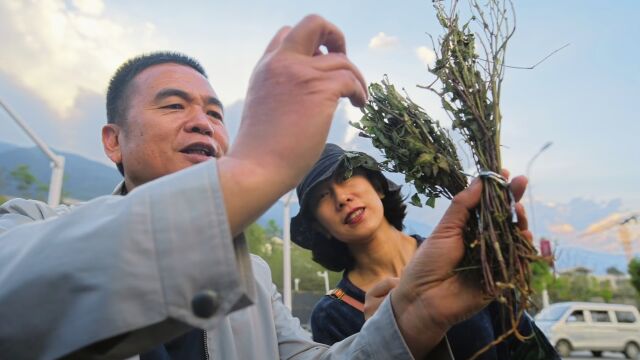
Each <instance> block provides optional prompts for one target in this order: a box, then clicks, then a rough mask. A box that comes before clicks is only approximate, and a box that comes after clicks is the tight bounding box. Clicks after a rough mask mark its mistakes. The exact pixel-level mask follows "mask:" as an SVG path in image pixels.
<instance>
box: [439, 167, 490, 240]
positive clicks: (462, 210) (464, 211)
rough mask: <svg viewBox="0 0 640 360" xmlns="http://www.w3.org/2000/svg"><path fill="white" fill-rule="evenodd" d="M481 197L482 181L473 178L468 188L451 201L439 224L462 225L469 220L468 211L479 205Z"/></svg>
mask: <svg viewBox="0 0 640 360" xmlns="http://www.w3.org/2000/svg"><path fill="white" fill-rule="evenodd" d="M481 196H482V180H480V178H475V179H473V181H472V182H471V184H469V186H468V187H467V188H466V189H464V190H462V191H461V192H459V193H458V194H457V195H456V196H455V197H454V198H453V200H452V201H451V205H449V208H448V209H447V211H446V212H445V214H444V216H443V217H442V219H441V220H440V223H439V224H438V226H440V224H447V225H449V224H458V225H460V224H464V223H466V222H467V220H468V219H469V210H471V209H473V208H475V207H476V206H478V204H479V203H480V197H481ZM436 230H437V228H436ZM434 232H435V230H434Z"/></svg>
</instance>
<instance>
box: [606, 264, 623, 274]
mask: <svg viewBox="0 0 640 360" xmlns="http://www.w3.org/2000/svg"><path fill="white" fill-rule="evenodd" d="M607 274H609V275H615V276H620V275H624V273H623V272H622V271H620V270H618V268H617V267H615V266H610V267H608V268H607Z"/></svg>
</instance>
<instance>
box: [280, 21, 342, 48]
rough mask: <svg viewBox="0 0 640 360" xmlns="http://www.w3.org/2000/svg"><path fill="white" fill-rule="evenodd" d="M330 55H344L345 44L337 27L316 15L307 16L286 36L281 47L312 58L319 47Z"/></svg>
mask: <svg viewBox="0 0 640 360" xmlns="http://www.w3.org/2000/svg"><path fill="white" fill-rule="evenodd" d="M323 45H324V46H325V47H326V48H327V50H328V51H329V52H330V53H343V54H346V52H347V49H346V42H345V39H344V35H343V34H342V31H340V29H338V27H337V26H335V25H333V24H332V23H330V22H328V21H327V20H325V19H323V18H322V17H321V16H318V15H308V16H306V17H305V18H304V19H302V20H301V21H300V22H299V23H298V24H297V25H296V26H294V27H293V28H292V29H291V31H290V32H289V33H288V34H287V36H286V37H285V38H284V40H283V42H282V47H283V48H284V49H287V50H291V51H295V52H297V53H299V54H303V55H308V56H313V55H314V54H316V52H317V50H318V48H319V47H320V46H323Z"/></svg>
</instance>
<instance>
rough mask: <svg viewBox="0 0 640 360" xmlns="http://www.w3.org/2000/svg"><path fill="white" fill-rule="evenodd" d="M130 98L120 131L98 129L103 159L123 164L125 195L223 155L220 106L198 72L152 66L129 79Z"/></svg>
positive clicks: (174, 66)
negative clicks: (158, 179)
mask: <svg viewBox="0 0 640 360" xmlns="http://www.w3.org/2000/svg"><path fill="white" fill-rule="evenodd" d="M129 94H130V98H129V106H128V109H127V111H126V116H125V117H126V118H125V119H124V122H123V123H124V125H123V127H117V126H115V125H107V126H105V129H103V142H104V143H105V149H106V151H107V155H108V156H109V158H111V160H112V161H114V162H116V163H118V162H121V163H122V164H123V166H124V171H125V183H126V185H127V189H129V190H131V189H133V188H134V187H136V186H138V185H141V184H144V183H146V182H148V181H151V180H154V179H157V178H159V177H161V176H164V175H167V174H171V173H173V172H176V171H179V170H182V169H184V168H186V167H188V166H191V165H194V164H197V163H200V162H203V161H206V160H208V159H210V158H212V157H216V158H219V157H220V156H222V155H223V154H225V153H226V152H227V149H228V146H229V135H228V134H227V131H226V129H225V127H224V123H223V112H222V105H221V103H220V101H219V100H218V98H217V96H216V93H215V92H214V91H213V89H212V88H211V85H210V84H209V82H208V81H207V79H206V78H205V77H204V76H202V75H201V74H200V73H198V72H197V71H195V70H193V69H191V68H190V67H187V66H183V65H177V64H171V63H168V64H161V65H154V66H152V67H149V68H147V69H145V70H144V71H143V72H141V73H140V74H138V75H137V76H136V77H135V78H134V80H133V81H132V83H131V84H130V89H129ZM109 127H111V129H109ZM105 132H106V133H107V134H105ZM109 133H112V136H109ZM114 136H115V140H117V144H115V145H116V146H111V147H110V146H109V145H108V143H112V145H113V140H114Z"/></svg>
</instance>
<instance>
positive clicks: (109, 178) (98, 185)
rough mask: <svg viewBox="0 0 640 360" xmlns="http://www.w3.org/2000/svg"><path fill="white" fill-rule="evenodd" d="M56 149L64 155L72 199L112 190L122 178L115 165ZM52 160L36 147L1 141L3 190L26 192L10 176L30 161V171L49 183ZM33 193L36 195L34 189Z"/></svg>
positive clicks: (83, 198)
mask: <svg viewBox="0 0 640 360" xmlns="http://www.w3.org/2000/svg"><path fill="white" fill-rule="evenodd" d="M54 151H55V150H54ZM56 153H58V154H61V155H63V156H64V157H65V167H64V178H65V179H64V187H63V191H64V192H65V193H66V194H67V196H69V197H71V198H73V199H78V200H88V199H92V198H94V197H97V196H100V195H105V194H110V193H111V191H113V188H114V187H115V186H116V185H117V184H118V182H120V181H121V180H122V177H121V176H120V174H119V173H118V170H116V168H115V167H111V166H107V165H105V164H102V163H99V162H97V161H93V160H89V159H87V158H85V157H82V156H79V155H76V154H71V153H65V152H56ZM49 163H50V162H49V159H48V158H47V157H46V156H45V155H44V154H43V153H42V152H41V151H40V149H38V148H36V147H31V148H25V147H18V146H15V145H12V144H7V143H2V142H0V168H2V170H3V173H4V175H5V176H4V179H3V180H4V181H3V185H4V186H3V188H1V189H0V193H4V194H6V195H13V196H22V195H23V194H21V193H20V191H18V189H17V188H16V184H15V181H13V179H11V177H10V176H9V173H10V172H11V171H12V170H14V169H15V168H16V167H18V166H19V165H25V164H26V165H28V166H29V170H30V172H31V173H32V174H33V175H34V176H35V177H36V179H38V181H39V182H41V183H44V184H47V185H48V184H49V181H50V178H51V169H50V165H49ZM30 195H31V196H35V194H34V192H33V191H32V192H31V194H30Z"/></svg>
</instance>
